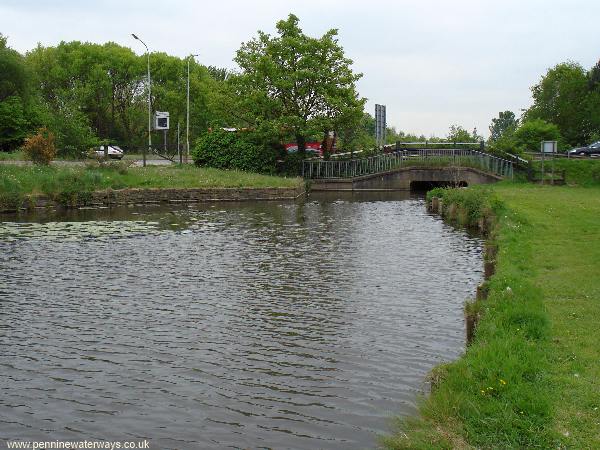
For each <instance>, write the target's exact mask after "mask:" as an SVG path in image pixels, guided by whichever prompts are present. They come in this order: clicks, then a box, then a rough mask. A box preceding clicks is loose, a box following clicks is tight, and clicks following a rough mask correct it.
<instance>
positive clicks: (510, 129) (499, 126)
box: [490, 111, 519, 142]
mask: <svg viewBox="0 0 600 450" xmlns="http://www.w3.org/2000/svg"><path fill="white" fill-rule="evenodd" d="M518 125H519V121H518V120H517V119H516V118H515V113H514V112H512V111H504V112H500V113H498V118H497V119H496V118H494V119H492V124H491V125H490V142H495V141H497V140H498V139H500V138H501V137H502V136H505V135H512V134H513V133H514V132H515V130H516V129H517V126H518Z"/></svg>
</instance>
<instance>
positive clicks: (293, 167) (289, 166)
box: [277, 153, 306, 177]
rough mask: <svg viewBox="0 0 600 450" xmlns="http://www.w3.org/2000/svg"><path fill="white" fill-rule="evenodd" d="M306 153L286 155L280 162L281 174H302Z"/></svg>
mask: <svg viewBox="0 0 600 450" xmlns="http://www.w3.org/2000/svg"><path fill="white" fill-rule="evenodd" d="M305 157H306V156H305V155H301V154H300V153H289V154H287V155H285V156H284V157H283V158H282V159H281V160H280V161H281V162H279V163H278V166H277V171H278V172H279V174H281V175H288V176H291V177H297V176H300V175H301V174H302V161H304V158H305Z"/></svg>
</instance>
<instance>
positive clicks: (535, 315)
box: [385, 183, 600, 449]
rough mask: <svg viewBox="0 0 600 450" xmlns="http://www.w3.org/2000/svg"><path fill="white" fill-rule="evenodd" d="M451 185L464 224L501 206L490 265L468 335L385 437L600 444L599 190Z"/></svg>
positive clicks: (450, 444)
mask: <svg viewBox="0 0 600 450" xmlns="http://www.w3.org/2000/svg"><path fill="white" fill-rule="evenodd" d="M438 195H444V194H440V193H438ZM446 195H447V197H446V198H445V201H444V204H445V205H449V204H450V203H452V202H454V203H456V204H458V205H459V207H458V211H459V212H458V213H456V214H455V217H456V218H458V219H460V220H461V221H463V222H471V223H472V221H473V218H474V217H475V216H477V215H486V214H487V215H489V214H495V215H496V217H497V227H496V228H495V230H494V232H493V233H492V239H493V240H494V241H495V243H497V244H498V248H499V252H498V256H497V267H496V274H495V276H494V277H492V279H491V280H490V282H489V287H490V291H489V292H490V294H489V297H488V299H487V300H484V301H482V302H481V305H480V309H481V310H482V317H481V319H480V321H479V324H478V326H477V330H476V334H475V339H474V342H473V343H472V345H471V346H470V347H469V348H468V349H467V351H466V353H465V355H464V356H463V357H462V358H461V359H459V360H458V361H456V362H454V363H451V364H448V365H444V366H442V368H440V369H438V370H437V371H436V377H435V378H436V379H438V380H440V381H439V382H438V383H436V386H437V387H436V388H435V389H434V390H433V392H432V393H431V395H429V396H428V397H427V398H424V399H423V400H422V403H421V406H420V416H419V417H417V418H412V419H405V420H400V421H399V424H398V433H397V434H395V435H394V436H391V437H388V438H387V439H385V446H386V447H387V448H394V449H396V448H432V449H433V448H470V447H476V448H567V447H568V448H600V425H599V424H600V385H599V381H598V380H600V326H599V324H600V283H599V282H598V277H597V273H598V267H600V224H599V222H598V218H600V189H598V188H581V187H552V186H544V187H542V186H532V185H525V184H521V185H519V184H508V183H500V184H498V185H496V186H494V187H493V188H491V189H490V188H487V189H481V188H479V189H467V190H453V191H447V194H446ZM461 210H462V213H461V212H460V211H461ZM472 211H478V213H473V214H471V212H472ZM595 408H596V409H595Z"/></svg>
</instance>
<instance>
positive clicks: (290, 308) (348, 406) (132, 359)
mask: <svg viewBox="0 0 600 450" xmlns="http://www.w3.org/2000/svg"><path fill="white" fill-rule="evenodd" d="M359 200H360V201H359ZM374 200H376V199H374V198H372V197H365V198H362V199H357V197H356V196H342V197H340V196H337V197H335V198H333V199H330V198H325V197H318V196H317V197H311V198H310V199H308V200H307V201H306V202H304V203H298V204H292V203H281V204H278V203H244V204H226V205H224V204H219V205H208V206H195V207H184V208H170V209H165V208H162V207H154V208H139V209H132V208H118V209H114V210H101V211H80V212H74V213H70V215H69V216H60V215H58V216H52V215H51V216H49V217H46V218H43V219H41V220H40V218H39V217H35V218H33V220H29V218H25V219H23V218H20V219H19V220H20V221H14V220H12V221H11V220H6V218H5V219H4V220H5V221H4V222H0V367H1V368H2V370H1V373H0V392H1V395H0V438H2V439H6V440H9V439H23V440H49V439H52V440H55V439H108V440H124V439H129V438H131V439H132V440H133V439H135V440H139V439H149V440H150V441H151V445H152V446H153V448H154V447H155V448H224V447H232V448H261V447H272V448H297V449H302V448H306V449H309V448H328V449H338V448H339V449H351V448H366V447H372V446H374V445H375V436H376V434H378V433H384V432H386V431H388V429H387V426H388V423H389V422H388V419H389V418H390V417H391V416H392V415H394V414H410V413H413V412H414V411H415V407H414V402H415V398H416V394H417V393H418V392H419V391H420V389H421V388H422V383H423V378H424V376H425V374H426V373H427V371H428V370H429V369H431V367H432V366H434V365H435V364H438V363H440V362H443V361H448V360H452V359H454V358H456V357H458V356H459V355H460V352H461V351H462V348H463V346H464V338H463V335H464V327H463V320H462V304H463V301H464V299H465V298H467V297H468V296H470V295H472V293H473V291H474V289H475V286H476V284H477V283H478V282H479V281H480V279H481V242H480V241H479V240H478V239H476V238H473V237H469V236H468V235H466V234H465V233H463V232H458V231H456V230H453V229H451V228H450V227H448V226H447V225H445V224H443V223H442V222H441V221H440V220H439V219H437V218H435V217H433V216H431V215H429V214H427V213H426V212H425V210H424V206H423V201H422V200H421V199H414V198H413V199H401V198H398V197H394V196H392V197H391V198H387V199H386V200H388V201H374Z"/></svg>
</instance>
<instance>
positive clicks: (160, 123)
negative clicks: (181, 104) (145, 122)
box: [154, 111, 169, 130]
mask: <svg viewBox="0 0 600 450" xmlns="http://www.w3.org/2000/svg"><path fill="white" fill-rule="evenodd" d="M154 129H155V130H168V129H169V113H168V112H165V111H155V112H154Z"/></svg>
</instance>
